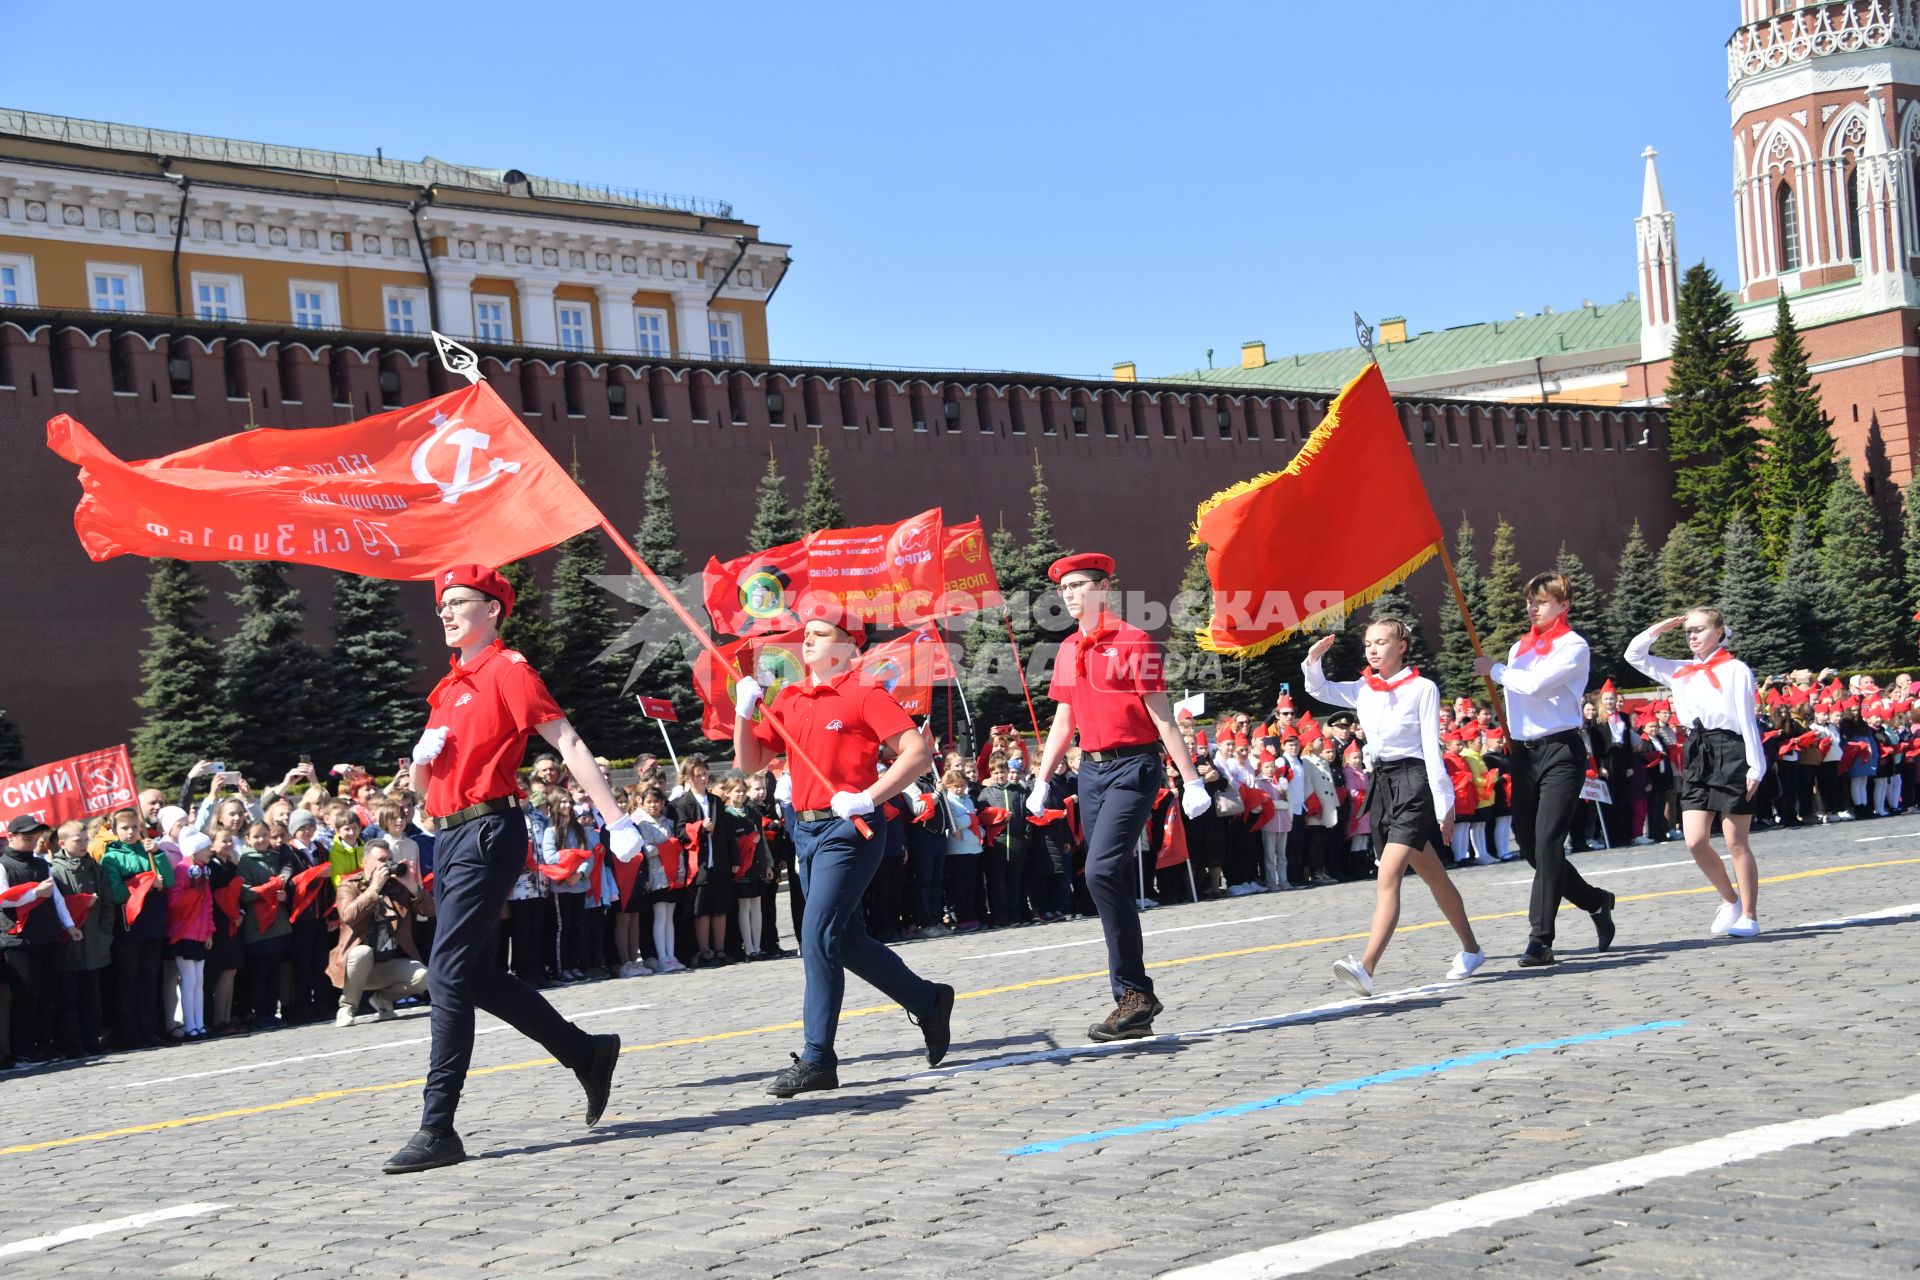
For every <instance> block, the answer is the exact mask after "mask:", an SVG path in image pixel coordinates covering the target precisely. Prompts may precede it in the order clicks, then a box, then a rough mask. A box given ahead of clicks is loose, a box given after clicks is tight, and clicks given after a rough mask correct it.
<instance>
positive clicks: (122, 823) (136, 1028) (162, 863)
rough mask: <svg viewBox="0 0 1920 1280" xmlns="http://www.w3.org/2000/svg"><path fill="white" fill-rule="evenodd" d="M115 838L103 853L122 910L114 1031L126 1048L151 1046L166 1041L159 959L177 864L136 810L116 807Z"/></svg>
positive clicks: (115, 948)
mask: <svg viewBox="0 0 1920 1280" xmlns="http://www.w3.org/2000/svg"><path fill="white" fill-rule="evenodd" d="M109 825H110V826H111V828H112V831H113V839H112V840H111V841H110V842H109V843H108V845H107V847H106V850H105V851H104V852H103V853H102V855H101V858H100V865H101V867H102V868H103V869H104V870H105V871H106V873H107V891H108V893H109V894H110V895H111V896H112V898H113V905H114V906H115V907H117V908H119V909H120V911H119V916H120V918H119V922H118V928H117V930H116V932H115V936H114V941H113V969H114V1014H115V1016H114V1031H115V1039H116V1041H117V1042H118V1047H119V1048H122V1049H152V1048H156V1047H158V1046H159V1045H160V1044H162V1043H163V1037H162V1036H161V1028H162V1021H163V1016H164V1015H163V1013H162V1011H161V1007H160V961H161V959H162V958H163V953H164V952H165V951H166V947H167V907H166V894H167V891H168V890H169V889H171V888H172V887H173V863H172V862H171V861H170V860H169V859H168V858H167V855H166V854H165V853H163V852H162V851H161V849H160V842H159V841H158V840H156V839H154V838H153V837H151V836H148V835H145V834H144V832H145V830H146V827H145V825H144V824H143V823H142V822H141V820H140V815H139V813H138V812H136V811H135V810H133V809H121V810H118V811H116V812H115V813H114V814H113V816H112V817H111V819H110V820H109Z"/></svg>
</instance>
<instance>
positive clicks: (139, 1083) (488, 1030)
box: [122, 1004, 653, 1089]
mask: <svg viewBox="0 0 1920 1280" xmlns="http://www.w3.org/2000/svg"><path fill="white" fill-rule="evenodd" d="M651 1008H653V1006H652V1005H650V1004H622V1005H615V1006H614V1007H613V1008H611V1009H588V1010H587V1011H586V1012H584V1013H571V1014H568V1015H567V1016H568V1017H569V1018H597V1017H600V1016H601V1015H602V1014H608V1013H632V1012H633V1011H634V1010H635V1009H651ZM425 1020H426V1019H425V1018H424V1017H422V1018H410V1019H408V1021H410V1022H424V1021H425ZM512 1029H513V1028H511V1027H509V1026H508V1025H507V1024H506V1023H504V1022H499V1023H495V1024H494V1025H493V1026H490V1027H480V1028H479V1029H477V1030H476V1031H475V1032H474V1033H473V1034H475V1035H476V1036H490V1035H492V1034H493V1033H494V1032H496V1031H511V1030H512ZM432 1040H433V1037H432V1036H413V1037H411V1038H409V1039H406V1040H382V1041H380V1042H379V1043H377V1044H362V1045H355V1046H354V1047H353V1048H351V1049H328V1050H326V1051H325V1052H323V1053H303V1054H301V1055H299V1056H298V1057H294V1058H275V1059H274V1060H273V1061H271V1062H250V1063H248V1064H247V1065H245V1066H242V1067H220V1068H218V1069H216V1070H213V1071H190V1072H188V1073H187V1074H185V1075H178V1076H160V1077H158V1078H156V1079H153V1080H135V1081H133V1082H132V1083H131V1084H127V1085H123V1086H122V1087H123V1088H127V1089H145V1088H147V1087H149V1086H151V1085H156V1084H177V1083H179V1082H180V1081H182V1080H207V1079H211V1078H212V1077H214V1076H231V1075H238V1074H239V1073H241V1072H243V1071H265V1070H266V1069H267V1068H268V1067H285V1066H291V1065H293V1064H294V1063H296V1062H323V1061H325V1060H326V1059H328V1058H346V1057H351V1056H352V1055H354V1054H356V1053H379V1052H381V1051H382V1050H385V1049H404V1048H406V1047H407V1046H408V1045H415V1044H429V1043H431V1042H432Z"/></svg>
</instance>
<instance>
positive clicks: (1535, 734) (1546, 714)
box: [1488, 631, 1593, 742]
mask: <svg viewBox="0 0 1920 1280" xmlns="http://www.w3.org/2000/svg"><path fill="white" fill-rule="evenodd" d="M1521 639H1522V640H1524V639H1526V637H1525V636H1522V637H1521ZM1592 665H1593V651H1592V650H1591V649H1589V648H1588V647H1587V642H1586V641H1585V640H1583V639H1582V638H1581V637H1580V635H1579V634H1578V633H1577V632H1573V631H1568V632H1566V633H1564V634H1562V635H1560V636H1557V637H1555V638H1554V641H1553V648H1551V649H1549V650H1548V651H1547V652H1546V653H1544V654H1538V653H1532V652H1529V653H1525V654H1522V653H1521V652H1520V641H1518V640H1516V641H1515V642H1514V645H1513V648H1512V650H1511V651H1509V652H1508V654H1507V660H1506V661H1505V662H1496V663H1494V664H1493V670H1492V671H1490V672H1489V673H1488V674H1489V675H1490V676H1491V677H1492V679H1493V682H1494V683H1495V684H1497V685H1499V686H1500V687H1501V688H1502V689H1504V690H1505V691H1506V695H1507V731H1508V732H1509V733H1511V734H1512V735H1513V736H1514V738H1515V739H1517V740H1518V741H1521V742H1532V741H1535V740H1536V739H1539V738H1547V737H1552V736H1553V735H1554V734H1556V733H1565V732H1566V731H1567V730H1569V729H1578V728H1580V727H1581V725H1582V723H1583V720H1582V717H1581V713H1580V700H1581V699H1582V698H1583V697H1585V696H1586V692H1587V672H1588V670H1589V669H1590V668H1591V667H1592Z"/></svg>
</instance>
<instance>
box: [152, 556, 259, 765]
mask: <svg viewBox="0 0 1920 1280" xmlns="http://www.w3.org/2000/svg"><path fill="white" fill-rule="evenodd" d="M206 600H207V588H206V585H205V584H204V583H203V582H201V580H200V575H199V573H198V572H197V571H196V570H195V569H194V567H193V566H192V565H190V564H188V563H186V562H185V561H183V560H155V561H153V562H152V565H151V567H150V568H149V569H148V570H147V616H148V617H149V618H151V619H152V620H153V625H152V626H150V627H148V628H147V645H146V648H144V649H143V650H141V653H140V674H141V677H142V686H141V690H140V696H139V698H138V700H137V701H138V705H139V707H140V711H141V716H140V727H139V728H137V729H135V730H134V732H133V775H134V777H136V778H139V779H140V780H141V781H142V783H143V784H145V785H149V786H151V785H159V786H161V787H163V788H165V789H167V790H168V791H169V792H171V791H172V790H173V788H174V786H175V785H176V784H177V783H178V781H179V780H180V779H181V778H183V777H185V776H186V772H187V770H188V769H190V768H192V767H193V763H194V761H196V760H211V759H214V758H215V757H216V755H217V754H218V753H220V752H224V751H225V750H226V749H227V733H226V728H227V726H226V725H225V724H224V723H223V721H222V718H221V715H220V708H219V704H218V701H217V699H218V695H219V680H220V650H219V648H218V647H217V646H216V645H215V644H214V642H213V637H212V634H211V632H210V631H209V629H208V627H207V624H206V622H205V621H203V620H202V618H201V615H200V607H201V606H202V605H203V604H205V603H206ZM228 763H231V761H229V762H228ZM292 763H293V761H291V760H289V761H287V764H289V765H291V764H292Z"/></svg>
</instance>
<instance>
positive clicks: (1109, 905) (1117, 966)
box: [1080, 756, 1165, 1003]
mask: <svg viewBox="0 0 1920 1280" xmlns="http://www.w3.org/2000/svg"><path fill="white" fill-rule="evenodd" d="M1164 777H1165V771H1164V770H1163V769H1162V768H1161V767H1160V758H1159V757H1158V756H1126V757H1123V758H1121V759H1119V760H1108V761H1104V762H1101V761H1094V760H1083V761H1081V762H1080V830H1081V831H1082V832H1084V833H1085V835H1086V838H1087V893H1088V895H1089V896H1091V897H1092V898H1093V906H1094V910H1096V911H1098V912H1099V913H1100V928H1101V931H1102V932H1104V933H1105V934H1106V936H1107V976H1108V979H1109V981H1110V982H1111V983H1112V985H1113V998H1114V1001H1115V1002H1116V1003H1117V1002H1118V1001H1119V999H1120V997H1121V996H1122V995H1123V994H1125V993H1126V991H1127V989H1128V988H1130V987H1131V988H1132V989H1133V990H1135V991H1143V992H1145V993H1146V994H1148V995H1152V994H1153V979H1151V978H1149V977H1148V976H1147V960H1146V954H1145V950H1144V948H1143V946H1142V944H1141V941H1140V908H1139V907H1138V906H1137V905H1135V899H1136V896H1137V895H1138V894H1139V892H1140V878H1139V877H1140V872H1139V865H1140V863H1139V859H1138V858H1137V857H1136V856H1135V855H1134V844H1135V843H1136V842H1137V841H1138V840H1139V839H1140V833H1141V832H1142V831H1143V830H1145V829H1146V825H1147V818H1148V816H1149V815H1150V814H1151V813H1152V811H1153V798H1154V796H1156V795H1158V794H1159V792H1160V787H1161V784H1162V780H1163V778H1164Z"/></svg>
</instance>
